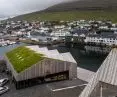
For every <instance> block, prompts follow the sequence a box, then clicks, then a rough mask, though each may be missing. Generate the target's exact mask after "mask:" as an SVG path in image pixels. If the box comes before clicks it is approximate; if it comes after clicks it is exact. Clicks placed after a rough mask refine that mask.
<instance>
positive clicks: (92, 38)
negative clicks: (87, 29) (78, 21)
mask: <svg viewBox="0 0 117 97" xmlns="http://www.w3.org/2000/svg"><path fill="white" fill-rule="evenodd" d="M84 41H85V42H86V43H95V44H100V43H101V44H106V45H117V37H116V35H111V36H102V35H88V36H87V37H86V39H85V40H84Z"/></svg>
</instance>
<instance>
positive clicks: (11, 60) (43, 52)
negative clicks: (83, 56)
mask: <svg viewBox="0 0 117 97" xmlns="http://www.w3.org/2000/svg"><path fill="white" fill-rule="evenodd" d="M6 61H7V67H8V69H9V71H11V74H12V76H13V79H14V82H15V84H16V88H22V87H28V86H30V85H32V84H36V83H37V84H40V83H44V82H52V81H60V80H66V79H74V78H76V77H77V63H76V61H75V60H74V58H73V57H72V55H71V54H70V53H69V52H68V53H59V52H58V50H48V49H47V48H46V47H43V48H40V47H39V46H25V47H19V48H16V49H14V50H12V51H10V52H8V53H7V54H6Z"/></svg>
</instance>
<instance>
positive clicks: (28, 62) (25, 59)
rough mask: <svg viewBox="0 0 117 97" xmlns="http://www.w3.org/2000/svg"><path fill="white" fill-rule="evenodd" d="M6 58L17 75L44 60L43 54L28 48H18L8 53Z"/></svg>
mask: <svg viewBox="0 0 117 97" xmlns="http://www.w3.org/2000/svg"><path fill="white" fill-rule="evenodd" d="M6 56H7V57H8V59H9V61H10V62H11V64H12V65H13V67H14V69H15V70H16V71H17V73H20V72H22V71H24V70H25V69H27V68H29V67H31V66H32V65H34V64H36V63H37V62H39V61H41V60H43V59H44V57H43V55H42V54H38V53H36V52H34V51H32V50H30V49H28V48H26V47H18V48H16V49H14V50H12V51H10V52H8V53H6Z"/></svg>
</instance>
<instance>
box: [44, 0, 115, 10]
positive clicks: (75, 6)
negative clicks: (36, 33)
mask: <svg viewBox="0 0 117 97" xmlns="http://www.w3.org/2000/svg"><path fill="white" fill-rule="evenodd" d="M112 9H113V10H115V9H117V0H76V1H73V0H71V2H66V3H60V4H57V5H54V6H51V7H49V8H47V9H46V10H45V11H67V10H112Z"/></svg>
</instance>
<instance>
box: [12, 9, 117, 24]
mask: <svg viewBox="0 0 117 97" xmlns="http://www.w3.org/2000/svg"><path fill="white" fill-rule="evenodd" d="M80 19H86V20H111V21H112V22H117V11H97V10H87V11H84V10H83V11H63V12H39V13H38V12H37V13H31V14H26V15H21V16H17V17H15V18H13V19H11V20H27V21H43V20H47V21H53V20H64V21H72V20H80Z"/></svg>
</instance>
